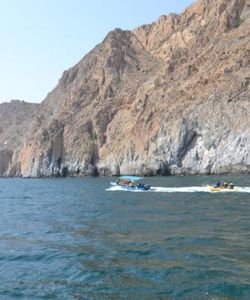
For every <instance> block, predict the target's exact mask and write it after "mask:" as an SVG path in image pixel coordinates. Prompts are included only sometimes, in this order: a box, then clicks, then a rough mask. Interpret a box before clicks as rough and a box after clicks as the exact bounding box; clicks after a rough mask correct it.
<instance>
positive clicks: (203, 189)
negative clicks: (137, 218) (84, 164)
mask: <svg viewBox="0 0 250 300" xmlns="http://www.w3.org/2000/svg"><path fill="white" fill-rule="evenodd" d="M106 191H112V192H116V191H125V192H133V193H145V192H149V193H212V194H214V193H218V192H212V191H210V190H209V189H208V188H207V187H206V186H189V187H171V188H170V187H160V186H159V187H151V189H150V190H149V191H140V190H127V189H123V188H122V187H120V186H112V187H110V188H107V189H106ZM235 192H237V193H250V187H235V189H233V190H229V189H227V190H224V191H223V190H222V191H220V192H219V193H235Z"/></svg>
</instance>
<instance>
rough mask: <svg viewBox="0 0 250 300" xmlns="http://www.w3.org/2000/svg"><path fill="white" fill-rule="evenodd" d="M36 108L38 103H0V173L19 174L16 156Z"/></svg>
mask: <svg viewBox="0 0 250 300" xmlns="http://www.w3.org/2000/svg"><path fill="white" fill-rule="evenodd" d="M37 108H38V104H34V103H26V102H24V101H19V100H12V101H11V102H9V103H2V104H0V175H8V176H20V175H21V173H20V161H19V160H18V158H17V156H18V152H19V149H20V147H22V145H23V144H24V142H25V139H26V137H27V133H28V131H29V127H30V123H31V122H32V120H33V118H34V115H35V112H36V110H37ZM15 154H16V155H15Z"/></svg>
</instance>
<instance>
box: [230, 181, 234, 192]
mask: <svg viewBox="0 0 250 300" xmlns="http://www.w3.org/2000/svg"><path fill="white" fill-rule="evenodd" d="M229 188H230V189H231V190H233V189H234V184H233V183H232V182H231V183H230V184H229Z"/></svg>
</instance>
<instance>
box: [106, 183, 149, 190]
mask: <svg viewBox="0 0 250 300" xmlns="http://www.w3.org/2000/svg"><path fill="white" fill-rule="evenodd" d="M110 185H111V186H117V187H120V188H122V189H123V190H125V191H149V190H150V188H147V187H146V186H142V187H138V186H128V185H121V184H117V183H116V182H110Z"/></svg>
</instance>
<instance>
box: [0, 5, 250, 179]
mask: <svg viewBox="0 0 250 300" xmlns="http://www.w3.org/2000/svg"><path fill="white" fill-rule="evenodd" d="M249 28H250V1H249V0H210V1H209V0H206V1H205V0H204V1H199V2H197V3H195V4H194V5H192V6H190V7H189V8H188V9H187V10H186V11H184V13H183V14H181V15H169V16H163V17H161V18H160V19H159V20H158V21H156V22H155V23H152V24H150V25H145V26H142V27H139V28H136V29H135V30H134V31H133V32H130V31H122V30H120V29H116V30H114V31H113V32H111V33H110V34H108V36H107V37H106V38H105V40H104V41H103V42H102V43H101V44H99V45H97V47H96V48H95V49H93V50H92V51H91V52H90V53H89V54H88V55H86V56H85V57H84V58H83V59H82V60H81V61H80V62H79V63H78V64H77V65H75V66H74V67H73V68H71V69H69V70H68V71H65V72H64V74H63V76H62V78H61V79H60V81H59V83H58V85H57V87H56V88H55V89H54V90H53V91H52V92H51V93H50V94H49V95H48V96H47V98H46V99H45V100H44V101H43V102H42V104H41V105H40V107H39V109H38V111H37V113H36V115H35V117H34V119H33V122H32V124H31V126H30V127H29V132H28V136H26V141H25V143H23V145H22V147H21V149H20V150H18V151H16V154H15V161H13V160H12V161H9V162H8V164H7V165H6V166H5V168H4V169H5V172H4V174H13V166H14V165H16V164H17V163H18V164H19V165H20V169H19V173H18V172H17V173H16V174H17V175H19V174H21V175H22V176H50V175H66V174H72V175H73V174H95V173H100V174H106V175H108V174H113V175H114V174H116V175H120V174H138V175H139V174H140V175H142V174H144V175H149V174H168V173H172V174H180V173H191V174H197V173H201V174H203V173H224V172H230V173H233V172H249V171H250V157H249V153H250V126H249V124H250V119H249V118H250V117H249V115H250V114H249V113H250V105H249V103H250V68H249V66H250V30H249ZM28 123H29V122H28ZM0 138H1V136H0ZM1 141H2V139H1ZM19 145H20V144H19ZM6 168H7V169H8V170H7V171H6ZM14 169H15V168H14Z"/></svg>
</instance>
